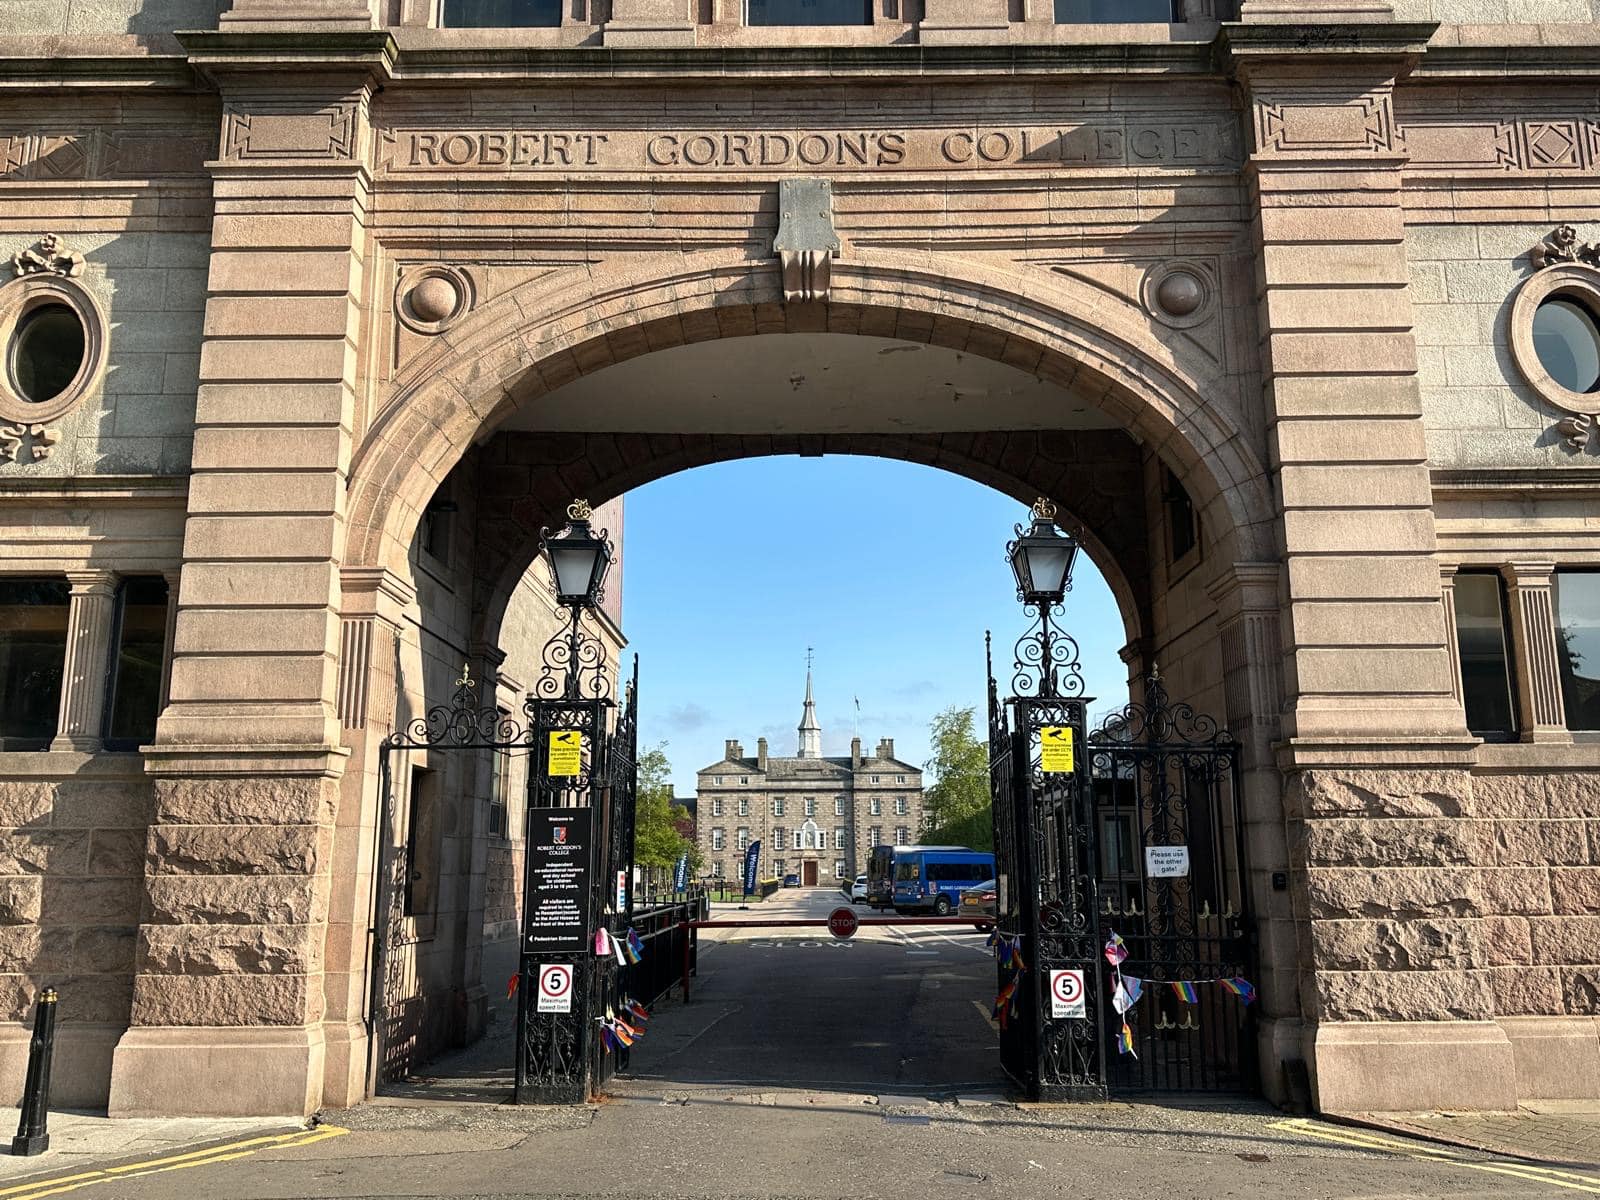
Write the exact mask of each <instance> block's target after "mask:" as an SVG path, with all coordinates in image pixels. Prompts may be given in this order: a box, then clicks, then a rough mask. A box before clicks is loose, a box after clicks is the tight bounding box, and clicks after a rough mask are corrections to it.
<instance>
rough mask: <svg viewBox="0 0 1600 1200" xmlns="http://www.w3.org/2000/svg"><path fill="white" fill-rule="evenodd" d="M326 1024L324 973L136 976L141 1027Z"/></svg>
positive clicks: (136, 1014)
mask: <svg viewBox="0 0 1600 1200" xmlns="http://www.w3.org/2000/svg"><path fill="white" fill-rule="evenodd" d="M320 1020H322V976H320V975H136V976H134V980H133V1021H134V1023H135V1024H138V1025H306V1024H309V1023H311V1022H312V1021H320Z"/></svg>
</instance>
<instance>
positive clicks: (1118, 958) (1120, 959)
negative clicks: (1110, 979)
mask: <svg viewBox="0 0 1600 1200" xmlns="http://www.w3.org/2000/svg"><path fill="white" fill-rule="evenodd" d="M1127 959H1128V947H1127V946H1126V945H1125V944H1124V943H1123V941H1122V935H1121V934H1120V933H1113V934H1112V935H1111V937H1110V939H1109V940H1107V942H1106V961H1107V962H1108V963H1110V964H1111V965H1112V966H1113V967H1120V966H1121V965H1122V964H1123V963H1124V962H1126V961H1127Z"/></svg>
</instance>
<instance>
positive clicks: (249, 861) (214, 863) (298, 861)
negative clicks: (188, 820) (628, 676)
mask: <svg viewBox="0 0 1600 1200" xmlns="http://www.w3.org/2000/svg"><path fill="white" fill-rule="evenodd" d="M327 840H328V830H327V828H326V827H325V826H317V825H153V826H151V828H150V851H149V854H148V856H147V858H146V870H147V871H148V872H149V873H150V874H151V875H160V874H165V873H169V872H175V871H176V872H182V873H184V874H189V875H312V874H315V873H316V871H317V869H318V867H319V866H320V865H321V864H322V863H323V862H325V861H326V857H325V853H326V842H327Z"/></svg>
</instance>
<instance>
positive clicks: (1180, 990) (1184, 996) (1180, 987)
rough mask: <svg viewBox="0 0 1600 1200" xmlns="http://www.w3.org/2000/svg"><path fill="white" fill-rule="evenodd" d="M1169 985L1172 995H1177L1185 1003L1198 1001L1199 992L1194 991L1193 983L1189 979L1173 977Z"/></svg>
mask: <svg viewBox="0 0 1600 1200" xmlns="http://www.w3.org/2000/svg"><path fill="white" fill-rule="evenodd" d="M1169 986H1170V987H1171V988H1172V992H1173V995H1175V996H1177V997H1178V999H1179V1000H1182V1001H1183V1002H1184V1003H1185V1004H1199V1003H1200V993H1199V992H1197V991H1195V987H1194V984H1193V983H1192V982H1190V981H1189V980H1187V979H1174V980H1173V981H1172V983H1171V984H1170V985H1169Z"/></svg>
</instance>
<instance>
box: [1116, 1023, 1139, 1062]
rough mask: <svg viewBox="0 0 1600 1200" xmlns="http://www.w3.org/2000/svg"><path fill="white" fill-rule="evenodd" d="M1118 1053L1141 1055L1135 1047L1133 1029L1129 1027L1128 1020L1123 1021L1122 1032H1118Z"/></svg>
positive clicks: (1136, 1056)
mask: <svg viewBox="0 0 1600 1200" xmlns="http://www.w3.org/2000/svg"><path fill="white" fill-rule="evenodd" d="M1117 1053H1118V1054H1131V1055H1133V1056H1134V1057H1135V1058H1138V1057H1139V1052H1138V1051H1137V1050H1135V1049H1134V1048H1133V1030H1131V1029H1129V1028H1128V1023H1127V1022H1126V1021H1124V1022H1123V1023H1122V1032H1120V1033H1119V1034H1117Z"/></svg>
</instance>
